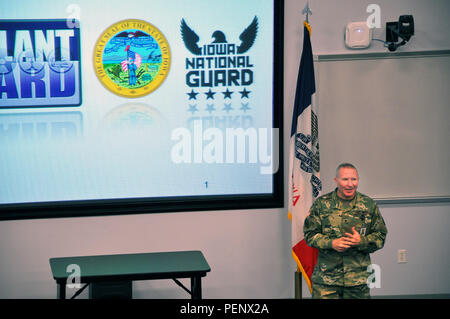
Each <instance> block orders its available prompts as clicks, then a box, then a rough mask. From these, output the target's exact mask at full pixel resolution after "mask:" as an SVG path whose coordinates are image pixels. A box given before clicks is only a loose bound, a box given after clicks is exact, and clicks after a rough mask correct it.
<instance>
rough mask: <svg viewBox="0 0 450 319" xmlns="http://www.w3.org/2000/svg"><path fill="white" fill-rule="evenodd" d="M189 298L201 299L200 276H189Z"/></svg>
mask: <svg viewBox="0 0 450 319" xmlns="http://www.w3.org/2000/svg"><path fill="white" fill-rule="evenodd" d="M191 298H192V299H202V277H199V276H195V277H191Z"/></svg>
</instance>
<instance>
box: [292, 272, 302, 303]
mask: <svg viewBox="0 0 450 319" xmlns="http://www.w3.org/2000/svg"><path fill="white" fill-rule="evenodd" d="M294 276H295V279H294V280H295V299H303V296H302V277H303V275H302V272H301V271H300V270H299V269H297V271H296V272H295V273H294Z"/></svg>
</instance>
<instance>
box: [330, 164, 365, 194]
mask: <svg viewBox="0 0 450 319" xmlns="http://www.w3.org/2000/svg"><path fill="white" fill-rule="evenodd" d="M334 181H335V182H336V186H337V194H338V196H339V197H340V198H343V199H352V198H353V197H355V194H356V189H357V188H358V183H359V176H358V172H357V171H356V169H354V168H351V167H341V168H340V169H339V172H338V176H336V178H335V179H334Z"/></svg>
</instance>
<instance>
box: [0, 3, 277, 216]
mask: <svg viewBox="0 0 450 319" xmlns="http://www.w3.org/2000/svg"><path fill="white" fill-rule="evenodd" d="M275 6H276V5H275V4H274V1H271V0H269V1H267V0H266V1H263V0H246V1H241V0H227V1H203V0H192V1H183V0H152V1H141V0H135V1H132V2H126V1H108V2H101V1H92V0H86V1H84V0H81V1H57V2H55V1H31V0H29V1H27V0H17V1H15V2H13V3H11V2H1V3H0V218H1V212H2V208H3V209H10V208H11V207H12V208H16V207H18V208H21V207H22V206H20V205H21V204H26V206H24V207H26V208H27V209H31V210H33V209H34V208H36V207H47V208H51V207H52V205H53V204H58V203H59V204H61V203H67V204H68V206H70V205H76V204H77V203H83V205H87V206H85V207H90V208H92V210H91V212H90V214H95V208H99V209H100V208H104V206H102V204H108V205H109V206H112V204H111V203H114V200H121V203H124V204H125V205H126V204H127V203H129V204H132V203H136V201H139V200H141V204H143V205H144V206H145V205H146V206H145V209H147V210H148V211H152V210H153V211H157V209H152V208H151V206H152V203H156V202H158V205H164V200H165V199H167V200H173V199H180V200H182V201H185V203H186V205H188V206H189V205H190V204H189V203H190V200H194V201H195V200H199V199H204V200H206V202H205V203H209V204H208V205H209V208H210V209H213V208H221V206H220V205H219V204H217V205H215V202H214V199H215V198H220V199H221V200H224V199H225V200H226V199H227V196H237V197H236V198H239V196H247V197H248V198H249V199H252V196H256V197H254V198H257V197H258V196H263V197H261V198H264V195H267V196H269V197H271V198H273V196H274V194H275V189H276V188H277V187H276V182H275V179H274V176H275V175H276V174H278V173H279V170H280V167H279V166H280V165H279V163H280V154H279V147H280V145H279V135H280V132H279V130H280V126H279V125H278V124H277V123H276V116H277V115H276V114H277V112H281V108H282V100H279V101H278V104H279V105H277V107H275V105H276V104H277V103H276V102H277V101H275V93H274V92H275V90H276V89H275V88H274V80H275V79H276V75H277V74H278V73H277V72H278V71H276V70H275V71H274V65H275V63H276V57H275V55H274V52H275V48H276V44H275V25H276V21H275V19H274V12H275ZM280 23H281V22H280ZM280 58H281V57H280ZM279 68H280V74H281V70H282V65H280V66H279ZM277 89H278V90H280V92H281V89H282V87H281V86H279V87H278V88H277ZM280 99H281V97H280ZM277 108H279V109H277ZM278 195H279V194H278ZM242 198H244V197H242ZM231 199H232V197H230V200H231ZM89 203H95V205H94V204H93V206H89V205H88V204H89ZM69 204H70V205H69ZM40 205H41V206H40ZM124 207H125V208H126V206H124ZM158 207H159V208H161V206H158ZM125 208H124V212H125V210H126V209H125ZM192 208H193V209H195V208H196V207H195V205H194V206H192ZM145 209H143V210H145ZM162 210H164V209H162ZM171 210H176V208H171ZM105 212H106V211H105ZM117 213H120V212H117ZM62 214H63V213H62ZM72 214H73V215H77V214H76V213H75V214H74V213H72ZM80 214H82V213H80ZM17 215H20V212H17ZM29 217H33V216H29ZM19 218H20V216H19Z"/></svg>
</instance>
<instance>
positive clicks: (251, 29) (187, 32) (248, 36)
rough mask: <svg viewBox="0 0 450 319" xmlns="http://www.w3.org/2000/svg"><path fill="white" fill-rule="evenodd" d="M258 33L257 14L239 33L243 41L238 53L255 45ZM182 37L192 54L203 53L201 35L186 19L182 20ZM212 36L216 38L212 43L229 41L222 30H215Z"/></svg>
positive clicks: (238, 47)
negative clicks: (200, 44)
mask: <svg viewBox="0 0 450 319" xmlns="http://www.w3.org/2000/svg"><path fill="white" fill-rule="evenodd" d="M257 33H258V17H256V16H255V18H254V19H253V21H252V22H251V23H250V25H249V26H248V27H247V28H246V29H245V30H244V31H242V33H241V34H240V35H239V40H241V43H240V44H239V45H238V46H237V50H236V52H237V54H243V53H245V52H247V51H248V50H249V49H250V48H251V47H252V46H253V43H254V42H255V39H256V35H257ZM181 37H182V38H183V42H184V45H185V46H186V48H187V49H188V50H189V51H190V52H191V53H192V54H195V55H201V54H202V48H201V47H200V46H199V45H198V42H199V40H200V37H199V36H198V35H197V33H195V31H194V30H192V29H191V28H190V27H189V26H188V25H187V23H186V21H185V20H184V19H182V20H181ZM211 37H212V38H213V39H214V40H213V41H212V42H211V43H214V44H220V43H228V42H227V39H226V36H225V34H224V33H223V32H222V31H220V30H217V31H214V32H213V34H212V35H211ZM203 54H204V53H203Z"/></svg>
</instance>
